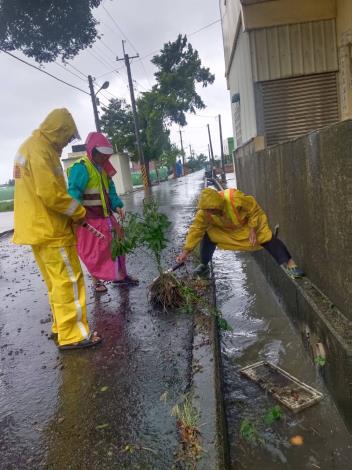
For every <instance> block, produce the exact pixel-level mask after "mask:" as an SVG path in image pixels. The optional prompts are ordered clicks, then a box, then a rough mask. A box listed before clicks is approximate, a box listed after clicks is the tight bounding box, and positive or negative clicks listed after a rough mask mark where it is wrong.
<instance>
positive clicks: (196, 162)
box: [187, 153, 208, 171]
mask: <svg viewBox="0 0 352 470" xmlns="http://www.w3.org/2000/svg"><path fill="white" fill-rule="evenodd" d="M207 161H208V157H207V156H206V155H204V154H203V153H201V154H199V155H197V157H192V158H190V159H189V160H188V161H187V166H188V167H189V168H190V169H191V170H192V171H197V170H201V169H202V168H204V167H205V164H206V162H207Z"/></svg>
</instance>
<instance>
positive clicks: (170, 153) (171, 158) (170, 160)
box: [160, 144, 182, 168]
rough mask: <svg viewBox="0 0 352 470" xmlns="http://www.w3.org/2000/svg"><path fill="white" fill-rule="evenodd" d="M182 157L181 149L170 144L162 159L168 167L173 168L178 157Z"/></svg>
mask: <svg viewBox="0 0 352 470" xmlns="http://www.w3.org/2000/svg"><path fill="white" fill-rule="evenodd" d="M179 157H182V152H181V150H180V149H179V148H178V147H176V145H173V144H172V145H170V147H169V148H168V149H166V150H164V151H163V153H162V154H161V158H160V161H161V163H162V164H163V165H166V166H167V167H168V168H173V167H174V166H175V164H176V160H177V158H179Z"/></svg>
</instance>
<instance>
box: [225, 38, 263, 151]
mask: <svg viewBox="0 0 352 470" xmlns="http://www.w3.org/2000/svg"><path fill="white" fill-rule="evenodd" d="M228 86H229V89H230V96H231V97H232V96H233V94H234V93H239V94H240V106H241V130H242V142H247V141H248V140H249V139H251V138H252V137H255V136H256V135H257V124H256V112H255V101H254V86H253V74H252V65H251V53H250V46H249V35H248V33H244V32H242V31H241V32H240V34H239V37H238V41H237V47H236V51H235V55H234V58H233V61H232V63H231V68H230V73H229V76H228ZM231 111H232V113H231V114H232V123H233V135H234V136H236V129H235V119H234V105H233V104H232V105H231Z"/></svg>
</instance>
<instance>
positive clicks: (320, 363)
mask: <svg viewBox="0 0 352 470" xmlns="http://www.w3.org/2000/svg"><path fill="white" fill-rule="evenodd" d="M315 363H316V364H317V365H318V366H319V367H324V366H325V364H326V358H325V357H323V356H320V355H318V356H317V357H316V358H315Z"/></svg>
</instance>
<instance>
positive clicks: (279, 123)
mask: <svg viewBox="0 0 352 470" xmlns="http://www.w3.org/2000/svg"><path fill="white" fill-rule="evenodd" d="M261 88H262V99H263V114H264V116H263V117H264V126H265V135H266V142H267V145H268V146H270V145H275V144H278V143H279V142H285V141H287V140H290V139H293V138H295V137H299V136H300V135H303V134H306V133H307V132H309V131H312V130H315V129H319V128H321V127H324V126H327V125H330V124H333V123H335V122H337V121H338V120H339V110H338V96H337V79H336V73H335V72H331V73H323V74H316V75H306V76H303V77H295V78H287V79H282V80H270V81H267V82H261Z"/></svg>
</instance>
